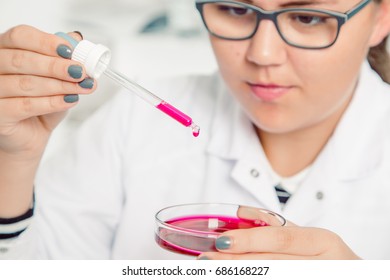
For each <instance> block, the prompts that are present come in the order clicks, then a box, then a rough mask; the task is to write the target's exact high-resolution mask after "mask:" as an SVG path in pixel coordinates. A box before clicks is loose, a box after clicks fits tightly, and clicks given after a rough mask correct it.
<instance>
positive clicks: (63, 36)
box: [55, 32, 79, 48]
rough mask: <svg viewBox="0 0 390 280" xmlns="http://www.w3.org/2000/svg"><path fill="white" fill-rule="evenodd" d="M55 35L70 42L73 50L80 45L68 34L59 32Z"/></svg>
mask: <svg viewBox="0 0 390 280" xmlns="http://www.w3.org/2000/svg"><path fill="white" fill-rule="evenodd" d="M55 35H57V36H58V37H61V38H62V39H65V40H66V41H68V42H69V43H70V44H71V45H72V47H73V48H75V47H76V46H77V44H78V43H79V42H78V41H77V40H75V39H74V38H73V37H71V36H69V35H68V34H66V33H64V32H57V33H55Z"/></svg>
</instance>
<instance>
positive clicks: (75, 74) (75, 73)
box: [68, 65, 83, 79]
mask: <svg viewBox="0 0 390 280" xmlns="http://www.w3.org/2000/svg"><path fill="white" fill-rule="evenodd" d="M68 73H69V75H70V76H71V77H72V78H73V79H80V78H81V77H82V76H83V68H82V67H81V66H78V65H71V66H69V68H68Z"/></svg>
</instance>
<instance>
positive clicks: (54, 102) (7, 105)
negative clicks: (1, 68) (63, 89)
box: [0, 95, 78, 123]
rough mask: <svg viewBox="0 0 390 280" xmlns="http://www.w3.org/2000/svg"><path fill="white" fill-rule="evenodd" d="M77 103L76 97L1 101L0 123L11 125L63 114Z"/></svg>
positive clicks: (26, 98) (8, 99)
mask: <svg viewBox="0 0 390 280" xmlns="http://www.w3.org/2000/svg"><path fill="white" fill-rule="evenodd" d="M69 97H70V98H69ZM66 100H67V101H68V102H66ZM77 101H78V98H77V95H71V96H69V95H68V96H61V95H56V96H49V97H21V98H7V99H1V100H0V120H1V122H2V123H13V122H19V121H22V120H25V119H28V118H30V117H34V116H42V115H47V114H51V113H57V112H63V111H66V110H68V109H69V108H72V107H74V106H75V105H76V104H77Z"/></svg>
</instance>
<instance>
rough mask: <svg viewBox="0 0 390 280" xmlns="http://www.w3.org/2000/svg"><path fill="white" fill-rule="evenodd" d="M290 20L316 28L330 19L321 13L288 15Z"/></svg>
mask: <svg viewBox="0 0 390 280" xmlns="http://www.w3.org/2000/svg"><path fill="white" fill-rule="evenodd" d="M289 17H290V20H291V21H292V22H295V23H298V24H301V25H304V26H307V27H310V26H318V25H321V24H326V23H327V21H328V20H329V19H330V18H331V17H330V16H329V15H327V14H321V13H306V12H304V13H290V16H289Z"/></svg>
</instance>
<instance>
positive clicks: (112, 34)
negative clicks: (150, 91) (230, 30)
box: [0, 0, 216, 147]
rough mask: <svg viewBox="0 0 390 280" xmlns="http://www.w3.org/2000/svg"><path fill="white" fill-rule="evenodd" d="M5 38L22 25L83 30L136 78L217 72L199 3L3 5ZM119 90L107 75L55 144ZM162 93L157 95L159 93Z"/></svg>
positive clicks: (126, 0) (0, 25) (0, 21)
mask: <svg viewBox="0 0 390 280" xmlns="http://www.w3.org/2000/svg"><path fill="white" fill-rule="evenodd" d="M0 15H1V16H0V33H2V32H4V31H6V30H7V29H9V28H11V27H12V26H15V25H19V24H28V25H33V26H35V27H37V28H39V29H42V30H43V31H46V32H49V33H55V32H58V31H63V32H69V31H73V30H78V31H81V32H82V33H83V35H84V37H85V38H86V39H88V40H90V41H92V42H95V43H101V44H103V45H106V46H108V47H109V48H110V49H111V50H112V60H111V67H112V68H113V69H116V70H118V71H120V72H122V73H123V74H125V75H127V76H129V77H133V78H140V79H143V78H146V77H147V78H153V77H164V76H176V75H186V74H203V73H205V74H207V73H212V72H214V71H215V69H216V62H215V59H214V57H213V54H212V51H211V47H210V46H209V42H208V38H207V34H206V32H205V30H204V28H203V26H202V23H201V19H200V16H199V15H198V13H197V11H196V9H195V6H194V0H34V1H31V0H12V1H11V0H8V1H6V0H1V1H0ZM118 89H119V87H118V86H117V85H115V84H114V83H113V82H111V81H109V80H107V79H106V78H105V77H104V76H103V77H101V78H100V80H99V87H98V90H97V91H96V93H95V94H93V95H91V96H84V97H81V100H80V103H79V104H78V105H77V106H76V107H75V108H73V109H72V110H71V111H70V113H69V114H68V117H67V118H66V120H65V121H64V122H63V123H61V125H60V127H59V128H58V129H57V131H56V133H55V135H54V136H53V138H54V139H52V141H51V142H53V143H55V144H54V145H51V146H50V147H52V146H56V144H60V143H61V141H60V140H61V139H67V135H68V131H69V129H72V128H74V127H75V126H77V125H79V124H80V123H81V122H82V121H83V120H84V119H85V118H86V117H88V115H90V114H91V113H92V112H93V111H94V110H95V109H96V108H98V107H99V106H100V105H101V104H102V103H103V102H104V101H106V99H108V98H110V97H111V96H112V95H113V94H114V92H116V91H117V90H118ZM157 94H158V93H157Z"/></svg>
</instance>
